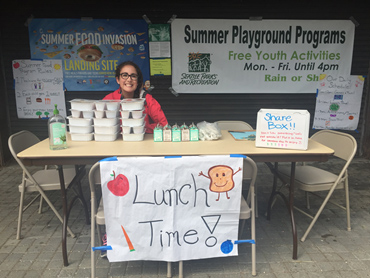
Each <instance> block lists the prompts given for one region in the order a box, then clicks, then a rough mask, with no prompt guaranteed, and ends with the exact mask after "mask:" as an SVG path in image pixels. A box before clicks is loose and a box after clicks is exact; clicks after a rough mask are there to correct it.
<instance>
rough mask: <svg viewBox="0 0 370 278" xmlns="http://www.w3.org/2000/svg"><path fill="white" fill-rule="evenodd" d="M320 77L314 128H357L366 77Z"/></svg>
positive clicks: (323, 75)
mask: <svg viewBox="0 0 370 278" xmlns="http://www.w3.org/2000/svg"><path fill="white" fill-rule="evenodd" d="M320 79H321V80H320V82H319V88H318V90H317V97H316V108H315V118H314V122H313V127H312V128H315V129H343V130H355V129H357V126H358V121H359V119H360V109H361V98H362V90H363V86H364V80H365V78H364V77H363V76H338V75H325V74H322V75H321V78H320Z"/></svg>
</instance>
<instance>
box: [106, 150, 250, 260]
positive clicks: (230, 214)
mask: <svg viewBox="0 0 370 278" xmlns="http://www.w3.org/2000/svg"><path fill="white" fill-rule="evenodd" d="M242 167H243V158H242V157H230V156H184V157H169V158H168V157H119V158H117V160H114V161H102V162H101V163H100V171H101V182H102V183H101V184H102V194H103V202H104V214H105V223H106V229H107V230H106V231H107V245H108V246H111V247H112V250H108V251H107V256H108V259H109V261H110V262H117V261H131V260H155V261H179V260H192V259H200V258H211V257H221V256H235V255H238V248H237V246H235V247H234V248H231V249H232V250H230V249H225V248H222V243H225V242H229V241H230V240H232V241H233V240H237V239H238V224H239V213H240V199H241V185H242V176H243V174H242V171H243V169H242ZM223 246H225V244H224V245H223Z"/></svg>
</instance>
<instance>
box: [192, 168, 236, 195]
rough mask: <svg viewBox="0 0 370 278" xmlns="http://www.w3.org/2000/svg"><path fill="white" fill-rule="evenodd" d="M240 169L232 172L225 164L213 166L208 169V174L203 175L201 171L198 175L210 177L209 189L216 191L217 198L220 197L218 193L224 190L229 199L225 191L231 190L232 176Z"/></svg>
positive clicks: (232, 184)
mask: <svg viewBox="0 0 370 278" xmlns="http://www.w3.org/2000/svg"><path fill="white" fill-rule="evenodd" d="M239 171H241V168H239V169H238V171H236V172H235V173H234V170H233V169H232V168H231V167H229V166H226V165H217V166H213V167H211V168H210V169H209V170H208V176H206V175H204V174H203V172H200V173H199V176H204V177H206V178H208V179H210V180H211V181H210V184H209V190H211V191H212V192H216V193H218V198H217V199H216V201H218V200H219V199H220V193H221V192H225V193H226V197H227V199H230V197H229V196H228V194H227V192H228V191H230V190H232V189H233V188H234V186H235V183H234V179H233V176H234V175H235V174H236V173H238V172H239Z"/></svg>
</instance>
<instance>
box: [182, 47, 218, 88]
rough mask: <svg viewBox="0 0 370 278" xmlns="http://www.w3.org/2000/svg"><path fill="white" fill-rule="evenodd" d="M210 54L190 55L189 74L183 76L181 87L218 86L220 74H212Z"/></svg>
mask: <svg viewBox="0 0 370 278" xmlns="http://www.w3.org/2000/svg"><path fill="white" fill-rule="evenodd" d="M211 64H212V61H211V54H210V53H199V52H197V53H194V52H193V53H189V55H188V73H182V74H181V80H180V82H179V85H218V82H219V81H220V80H219V79H218V74H212V73H211Z"/></svg>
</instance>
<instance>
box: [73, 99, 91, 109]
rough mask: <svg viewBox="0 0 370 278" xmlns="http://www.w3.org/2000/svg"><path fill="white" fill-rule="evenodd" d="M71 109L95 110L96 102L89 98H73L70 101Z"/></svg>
mask: <svg viewBox="0 0 370 278" xmlns="http://www.w3.org/2000/svg"><path fill="white" fill-rule="evenodd" d="M70 103H71V109H76V110H80V111H87V110H94V108H95V103H94V101H93V100H88V99H73V100H71V101H70Z"/></svg>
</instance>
